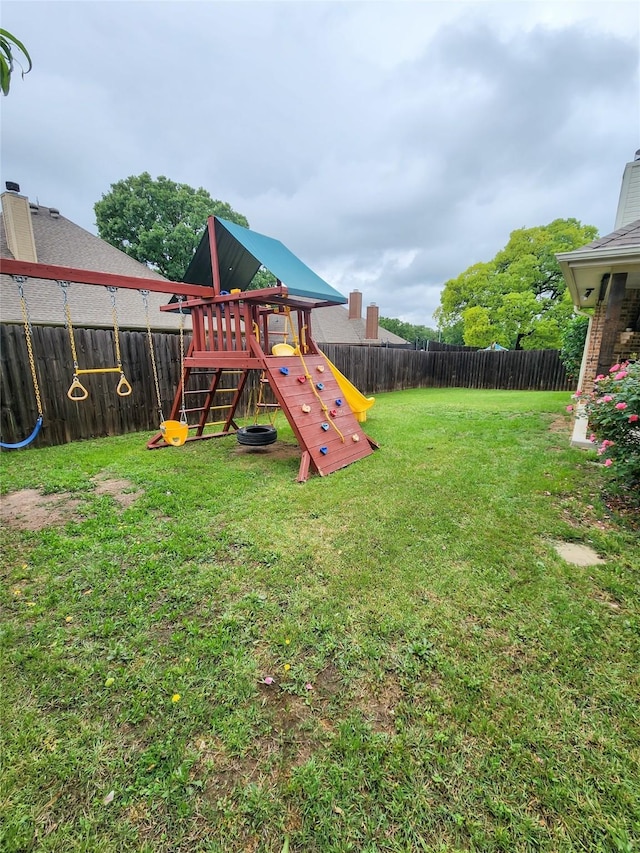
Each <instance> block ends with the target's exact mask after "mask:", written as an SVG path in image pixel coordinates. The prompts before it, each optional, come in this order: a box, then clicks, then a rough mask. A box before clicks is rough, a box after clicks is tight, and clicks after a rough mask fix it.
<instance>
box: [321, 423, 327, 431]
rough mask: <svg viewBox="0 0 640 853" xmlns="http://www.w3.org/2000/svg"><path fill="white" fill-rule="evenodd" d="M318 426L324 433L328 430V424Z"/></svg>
mask: <svg viewBox="0 0 640 853" xmlns="http://www.w3.org/2000/svg"><path fill="white" fill-rule="evenodd" d="M320 426H321V427H322V429H323V430H324V431H325V432H326V431H327V430H328V429H329V424H320Z"/></svg>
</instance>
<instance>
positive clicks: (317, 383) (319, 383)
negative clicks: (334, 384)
mask: <svg viewBox="0 0 640 853" xmlns="http://www.w3.org/2000/svg"><path fill="white" fill-rule="evenodd" d="M316 388H317V389H318V391H324V385H323V384H322V382H316Z"/></svg>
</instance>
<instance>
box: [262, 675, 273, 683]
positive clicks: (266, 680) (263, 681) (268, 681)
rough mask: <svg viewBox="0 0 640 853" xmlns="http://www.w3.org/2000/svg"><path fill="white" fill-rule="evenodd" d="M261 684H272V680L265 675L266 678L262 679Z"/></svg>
mask: <svg viewBox="0 0 640 853" xmlns="http://www.w3.org/2000/svg"><path fill="white" fill-rule="evenodd" d="M260 683H261V684H273V678H271V676H270V675H267V677H266V678H263V679H262V681H261V682H260Z"/></svg>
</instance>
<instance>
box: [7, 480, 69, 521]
mask: <svg viewBox="0 0 640 853" xmlns="http://www.w3.org/2000/svg"><path fill="white" fill-rule="evenodd" d="M79 504H80V501H79V500H77V499H76V498H74V497H73V496H72V495H70V494H69V493H68V492H59V493H58V494H55V495H43V494H41V493H40V492H39V491H38V490H37V489H21V490H20V491H19V492H11V494H9V495H2V496H0V522H1V523H2V524H6V525H7V527H15V528H17V529H18V530H43V529H44V528H45V527H57V526H58V525H62V524H66V523H67V522H68V521H71V520H72V519H73V518H74V517H75V512H76V510H77V508H78V506H79Z"/></svg>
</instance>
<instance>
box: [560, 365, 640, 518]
mask: <svg viewBox="0 0 640 853" xmlns="http://www.w3.org/2000/svg"><path fill="white" fill-rule="evenodd" d="M574 399H576V400H578V401H579V402H580V403H582V404H584V411H585V413H586V415H587V417H588V418H589V426H590V428H591V429H592V430H593V433H592V435H591V441H593V442H594V443H597V444H598V445H599V447H598V455H599V456H603V457H604V464H605V465H606V466H607V467H608V468H610V469H611V472H612V474H613V476H614V477H615V479H616V481H617V482H618V484H619V485H620V486H621V488H622V489H623V490H624V491H626V492H628V493H629V495H635V496H636V500H637V502H638V504H640V361H636V362H627V361H625V362H623V363H622V364H614V365H613V367H611V368H610V369H609V375H608V376H603V375H600V376H598V377H596V381H595V384H594V390H593V391H592V393H591V394H589V395H586V396H584V395H582V394H581V393H580V392H577V393H576V394H575V395H574Z"/></svg>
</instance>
